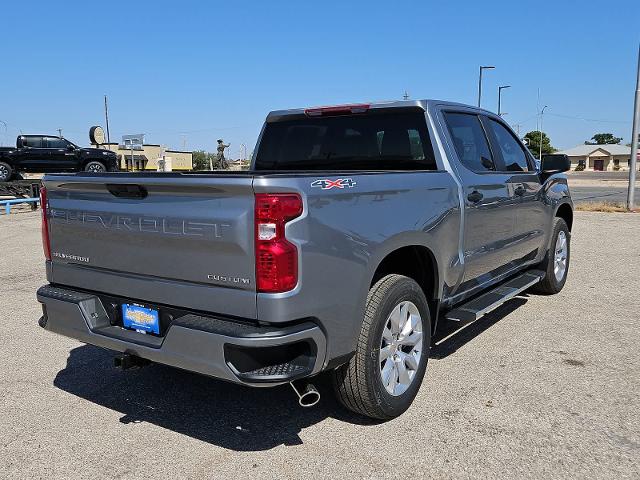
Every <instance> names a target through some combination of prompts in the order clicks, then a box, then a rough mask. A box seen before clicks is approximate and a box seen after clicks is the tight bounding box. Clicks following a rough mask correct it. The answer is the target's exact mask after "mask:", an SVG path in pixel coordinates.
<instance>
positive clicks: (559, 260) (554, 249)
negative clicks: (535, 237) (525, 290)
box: [531, 217, 571, 295]
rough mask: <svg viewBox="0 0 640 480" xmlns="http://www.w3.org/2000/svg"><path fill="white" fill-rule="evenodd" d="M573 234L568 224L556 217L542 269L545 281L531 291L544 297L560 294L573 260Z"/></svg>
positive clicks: (541, 265)
mask: <svg viewBox="0 0 640 480" xmlns="http://www.w3.org/2000/svg"><path fill="white" fill-rule="evenodd" d="M570 240H571V233H570V232H569V227H567V223H566V222H565V221H564V220H563V219H562V218H558V217H556V218H555V219H554V222H553V232H552V234H551V243H550V245H549V250H548V251H547V255H546V256H545V257H544V260H543V261H542V263H541V264H540V269H541V270H543V271H544V272H545V277H544V279H543V280H542V281H541V282H540V283H538V284H536V285H534V286H533V287H532V288H531V291H532V292H534V293H541V294H543V295H553V294H555V293H558V292H560V290H562V288H563V287H564V284H565V283H566V281H567V274H568V273H569V260H570V259H571V242H570Z"/></svg>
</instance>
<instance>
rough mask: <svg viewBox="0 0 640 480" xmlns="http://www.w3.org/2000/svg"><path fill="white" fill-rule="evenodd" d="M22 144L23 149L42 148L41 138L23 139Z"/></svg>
mask: <svg viewBox="0 0 640 480" xmlns="http://www.w3.org/2000/svg"><path fill="white" fill-rule="evenodd" d="M23 138H24V140H23V141H22V144H23V145H24V146H25V147H31V148H42V137H23Z"/></svg>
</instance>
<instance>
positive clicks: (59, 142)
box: [0, 135, 118, 182]
mask: <svg viewBox="0 0 640 480" xmlns="http://www.w3.org/2000/svg"><path fill="white" fill-rule="evenodd" d="M117 170H118V158H117V155H116V153H115V152H111V151H109V150H104V149H100V148H83V147H78V146H77V145H74V144H73V143H71V142H70V141H69V140H67V139H65V138H62V137H56V136H48V135H20V136H19V137H18V139H17V140H16V146H15V148H14V147H0V182H8V181H9V180H11V179H13V178H19V176H18V175H19V173H20V172H36V173H47V172H81V171H86V172H114V171H117Z"/></svg>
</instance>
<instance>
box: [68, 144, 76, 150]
mask: <svg viewBox="0 0 640 480" xmlns="http://www.w3.org/2000/svg"><path fill="white" fill-rule="evenodd" d="M75 149H76V147H74V146H73V145H67V151H68V152H73V151H74V150H75Z"/></svg>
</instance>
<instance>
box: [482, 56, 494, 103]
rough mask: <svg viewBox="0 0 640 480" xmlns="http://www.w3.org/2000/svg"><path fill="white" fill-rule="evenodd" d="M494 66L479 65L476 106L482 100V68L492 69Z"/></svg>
mask: <svg viewBox="0 0 640 480" xmlns="http://www.w3.org/2000/svg"><path fill="white" fill-rule="evenodd" d="M494 68H496V67H492V66H485V67H482V66H481V67H480V76H479V77H478V108H479V107H480V102H481V101H482V70H493V69H494Z"/></svg>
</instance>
